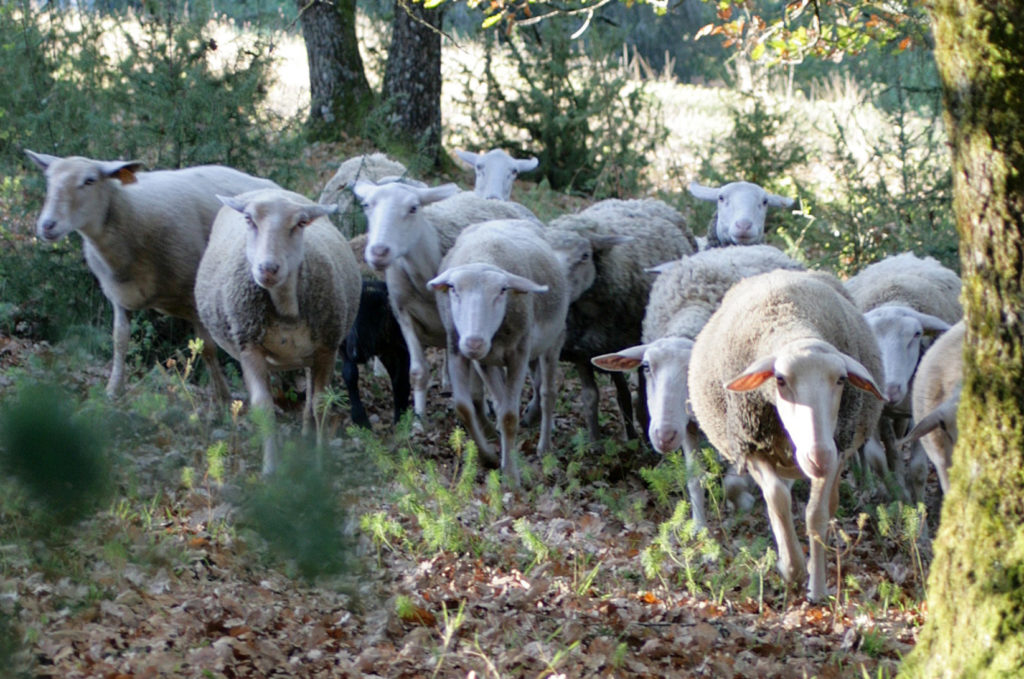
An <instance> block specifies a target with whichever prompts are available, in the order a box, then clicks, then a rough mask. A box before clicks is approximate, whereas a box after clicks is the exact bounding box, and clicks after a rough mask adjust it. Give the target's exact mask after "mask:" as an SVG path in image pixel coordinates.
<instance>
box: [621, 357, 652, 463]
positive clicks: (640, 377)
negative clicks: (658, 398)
mask: <svg viewBox="0 0 1024 679" xmlns="http://www.w3.org/2000/svg"><path fill="white" fill-rule="evenodd" d="M636 383H637V393H636V408H635V410H636V421H637V424H639V425H640V433H641V434H642V435H643V437H644V441H646V442H647V447H648V448H653V446H651V439H650V437H649V436H648V435H647V434H648V431H649V428H650V425H651V413H650V411H649V410H648V409H647V378H646V377H644V371H643V370H638V371H637V373H636ZM627 384H628V382H627Z"/></svg>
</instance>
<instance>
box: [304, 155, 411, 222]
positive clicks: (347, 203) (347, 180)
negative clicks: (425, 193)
mask: <svg viewBox="0 0 1024 679" xmlns="http://www.w3.org/2000/svg"><path fill="white" fill-rule="evenodd" d="M360 179H363V180H367V181H371V182H375V183H380V184H385V183H388V182H403V183H407V184H412V185H413V186H419V187H421V188H423V187H426V184H424V183H423V182H421V181H419V180H416V179H413V178H412V177H410V176H409V171H408V170H407V169H406V167H405V165H402V164H401V163H400V162H398V161H397V160H394V159H392V158H389V157H388V156H387V155H385V154H383V153H366V154H363V155H358V156H353V157H351V158H349V159H347V160H346V161H345V162H343V163H342V164H341V165H339V166H338V170H337V171H336V172H335V173H334V176H333V177H331V178H330V180H328V182H327V184H326V185H324V189H323V191H321V192H320V198H319V199H318V200H317V202H318V203H321V204H323V205H337V206H338V210H337V212H336V213H335V217H334V219H335V221H336V222H337V223H338V225H339V226H340V228H341V231H342V233H343V234H345V236H346V237H347V238H352V237H353V236H354V235H356V232H357V231H358V230H359V226H360V224H359V219H358V216H357V215H358V212H359V210H358V207H357V206H356V201H355V199H354V197H353V195H352V184H354V183H355V182H357V181H358V180H360Z"/></svg>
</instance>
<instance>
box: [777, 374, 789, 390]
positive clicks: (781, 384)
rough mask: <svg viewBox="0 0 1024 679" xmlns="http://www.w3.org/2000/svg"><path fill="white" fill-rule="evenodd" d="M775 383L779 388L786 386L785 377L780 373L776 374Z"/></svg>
mask: <svg viewBox="0 0 1024 679" xmlns="http://www.w3.org/2000/svg"><path fill="white" fill-rule="evenodd" d="M775 384H777V385H778V386H779V387H780V388H781V387H784V386H786V378H785V377H783V376H782V375H776V376H775Z"/></svg>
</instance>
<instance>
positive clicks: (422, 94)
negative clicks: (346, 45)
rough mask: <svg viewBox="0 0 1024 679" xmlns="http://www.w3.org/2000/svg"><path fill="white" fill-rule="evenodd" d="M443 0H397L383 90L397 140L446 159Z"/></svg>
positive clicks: (433, 158) (433, 160) (431, 158)
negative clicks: (440, 0)
mask: <svg viewBox="0 0 1024 679" xmlns="http://www.w3.org/2000/svg"><path fill="white" fill-rule="evenodd" d="M444 8H445V5H444V4H440V5H438V4H436V3H433V4H432V3H430V2H409V1H407V0H397V2H395V18H394V21H393V22H392V25H391V48H390V49H389V50H388V61H387V66H386V68H385V71H384V84H383V87H382V92H381V99H382V101H383V104H382V107H383V110H382V113H383V115H384V117H385V121H386V126H387V128H388V130H389V131H390V133H391V134H392V135H394V137H395V140H396V141H398V142H399V143H401V144H407V145H409V146H410V147H411V148H410V150H415V151H416V152H417V153H418V154H422V155H423V156H424V157H425V158H426V159H427V160H428V165H439V164H440V163H441V37H442V33H441V22H442V20H443V19H444Z"/></svg>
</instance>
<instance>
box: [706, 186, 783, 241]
mask: <svg viewBox="0 0 1024 679" xmlns="http://www.w3.org/2000/svg"><path fill="white" fill-rule="evenodd" d="M690 193H691V194H693V196H694V197H695V198H697V199H699V200H707V201H717V204H718V208H717V211H716V213H715V217H714V218H713V219H712V220H711V224H710V225H709V226H708V235H707V243H706V246H704V247H702V248H701V249H707V248H717V247H722V246H725V245H754V244H756V243H763V242H764V219H765V215H766V214H767V213H768V208H769V207H791V206H792V205H793V202H794V201H793V199H792V198H786V197H785V196H779V195H776V194H774V193H768V192H767V191H765V190H764V189H763V188H761V187H760V186H758V185H757V184H752V183H750V182H730V183H729V184H725V185H724V186H721V187H719V188H717V189H714V188H711V187H710V186H702V185H701V184H699V183H697V182H696V181H693V182H690Z"/></svg>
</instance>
